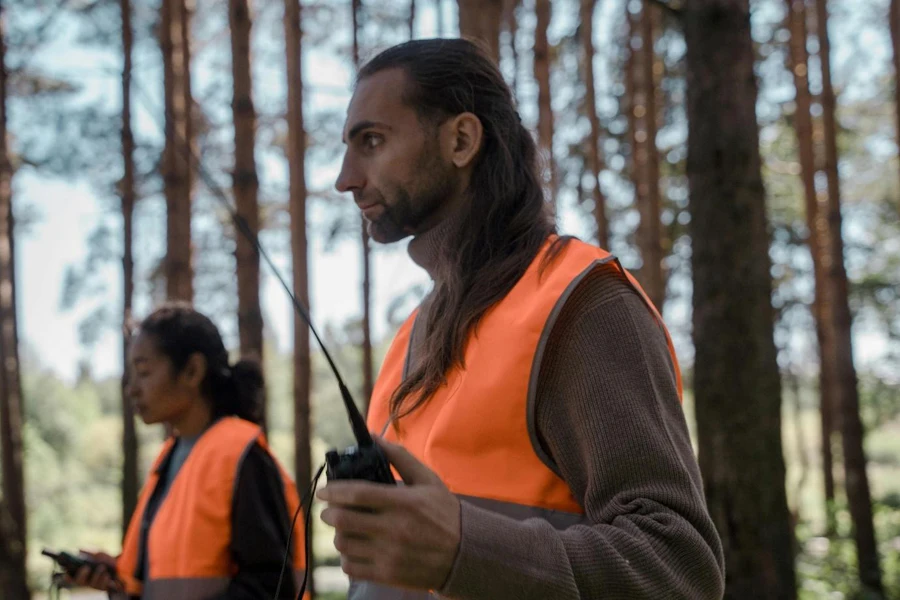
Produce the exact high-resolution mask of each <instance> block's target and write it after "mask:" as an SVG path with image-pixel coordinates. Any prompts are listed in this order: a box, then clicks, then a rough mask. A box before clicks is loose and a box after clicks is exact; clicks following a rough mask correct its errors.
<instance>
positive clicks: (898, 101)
mask: <svg viewBox="0 0 900 600" xmlns="http://www.w3.org/2000/svg"><path fill="white" fill-rule="evenodd" d="M888 22H889V23H890V29H891V47H892V48H893V51H894V52H893V56H894V118H895V125H896V127H897V143H898V145H900V0H891V6H890V9H889V12H888ZM897 213H898V214H900V192H898V194H897Z"/></svg>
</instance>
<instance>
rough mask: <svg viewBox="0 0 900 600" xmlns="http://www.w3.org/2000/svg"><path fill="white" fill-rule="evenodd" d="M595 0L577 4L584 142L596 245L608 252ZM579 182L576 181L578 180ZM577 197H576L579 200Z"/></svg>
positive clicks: (582, 0) (584, 0)
mask: <svg viewBox="0 0 900 600" xmlns="http://www.w3.org/2000/svg"><path fill="white" fill-rule="evenodd" d="M596 4H597V2H596V0H581V47H582V52H583V57H582V60H583V61H584V103H585V111H586V112H587V116H588V121H589V122H590V124H591V131H590V134H589V136H590V137H589V138H588V164H589V165H590V172H591V181H593V189H592V190H591V193H592V196H593V200H594V221H595V223H596V224H597V243H598V244H600V247H602V248H609V222H608V221H607V219H606V197H605V196H604V195H603V189H602V188H601V187H600V173H601V172H602V170H603V157H602V156H601V154H600V120H599V119H598V118H597V94H596V91H595V89H594V8H595V6H596ZM579 179H580V178H579ZM579 197H580V196H579Z"/></svg>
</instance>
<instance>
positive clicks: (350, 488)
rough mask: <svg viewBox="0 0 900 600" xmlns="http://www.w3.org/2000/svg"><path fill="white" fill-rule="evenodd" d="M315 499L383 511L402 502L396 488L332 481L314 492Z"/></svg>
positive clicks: (380, 484) (364, 482) (366, 482)
mask: <svg viewBox="0 0 900 600" xmlns="http://www.w3.org/2000/svg"><path fill="white" fill-rule="evenodd" d="M316 498H318V499H319V500H321V501H323V502H328V503H329V504H340V505H342V506H346V507H354V508H358V509H361V510H376V511H377V510H383V509H386V508H390V507H392V506H396V505H397V503H398V502H401V501H402V494H398V489H397V487H396V486H392V485H384V484H382V483H372V482H370V481H356V480H353V481H350V480H341V481H332V482H331V483H329V484H328V485H326V486H325V487H323V488H322V489H321V490H319V491H318V492H316Z"/></svg>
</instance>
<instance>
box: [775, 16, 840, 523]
mask: <svg viewBox="0 0 900 600" xmlns="http://www.w3.org/2000/svg"><path fill="white" fill-rule="evenodd" d="M786 1H787V7H788V11H787V18H788V30H789V31H790V34H791V41H790V52H789V62H790V68H791V72H792V73H793V76H794V87H795V89H796V99H795V104H796V108H795V111H794V129H795V130H796V134H797V147H798V154H799V157H800V176H801V179H802V182H803V197H804V200H805V207H806V223H807V227H808V228H809V240H808V245H809V252H810V256H811V257H812V263H813V275H814V282H815V287H814V292H815V296H814V300H813V307H812V312H813V317H814V319H815V322H816V338H817V340H818V343H819V394H820V407H821V408H820V412H821V415H822V467H823V471H824V483H825V514H826V516H827V518H826V529H827V531H828V533H829V535H831V534H834V533H835V528H836V524H835V521H834V467H833V464H832V463H833V456H832V452H831V432H832V431H833V429H834V427H833V425H832V419H831V415H832V411H833V406H834V399H833V396H834V386H835V383H836V382H835V381H834V373H836V372H837V369H836V367H835V365H834V364H833V362H832V357H833V356H834V352H833V345H834V331H833V329H832V328H831V326H830V321H828V320H827V319H826V316H827V315H828V314H830V311H829V306H828V297H827V294H826V290H825V285H826V277H825V271H824V265H823V262H822V257H823V256H825V255H826V252H827V249H826V248H825V247H824V246H823V243H824V242H825V239H826V237H825V236H823V235H822V231H823V226H825V225H826V223H825V221H824V219H823V215H822V214H821V213H820V211H819V209H818V202H817V199H816V184H815V174H816V159H815V147H814V144H813V127H812V113H811V112H810V107H811V105H812V97H811V95H810V92H809V55H808V52H807V50H806V42H807V38H808V34H807V30H806V18H807V11H806V2H805V0H786Z"/></svg>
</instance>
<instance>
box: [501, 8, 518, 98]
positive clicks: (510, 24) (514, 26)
mask: <svg viewBox="0 0 900 600" xmlns="http://www.w3.org/2000/svg"><path fill="white" fill-rule="evenodd" d="M520 1H521V0H505V1H504V8H503V10H504V12H505V15H506V16H505V18H506V28H507V29H508V30H509V51H510V55H511V56H512V79H511V80H510V82H509V87H510V88H511V89H512V93H513V98H514V99H518V97H519V48H518V47H517V46H516V41H517V39H518V36H519V21H518V19H517V18H516V11H517V9H518V8H519V3H520Z"/></svg>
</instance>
